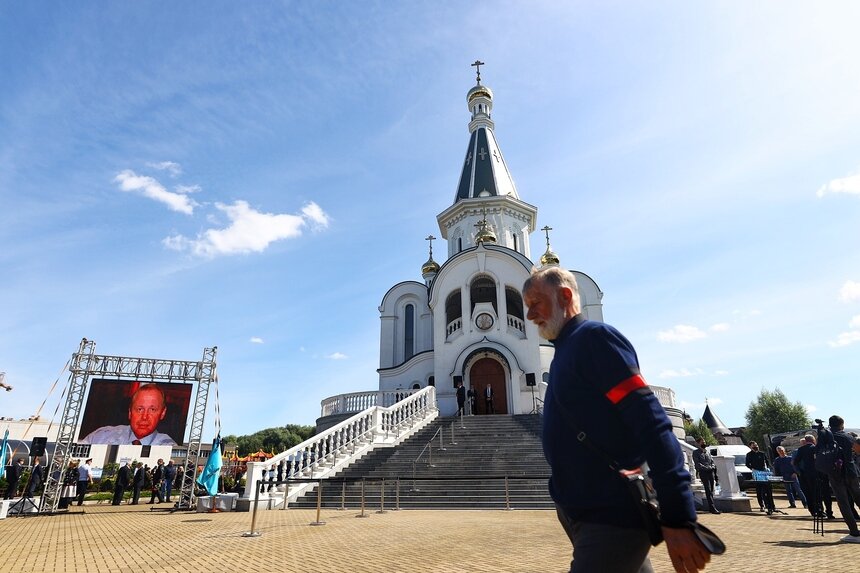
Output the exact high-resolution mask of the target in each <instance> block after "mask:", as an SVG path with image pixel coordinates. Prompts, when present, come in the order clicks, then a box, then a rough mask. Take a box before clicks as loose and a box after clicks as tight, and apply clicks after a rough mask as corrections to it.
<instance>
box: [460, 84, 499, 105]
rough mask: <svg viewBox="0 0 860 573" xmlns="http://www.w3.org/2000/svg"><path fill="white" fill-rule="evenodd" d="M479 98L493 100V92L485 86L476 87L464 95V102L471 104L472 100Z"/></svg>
mask: <svg viewBox="0 0 860 573" xmlns="http://www.w3.org/2000/svg"><path fill="white" fill-rule="evenodd" d="M479 97H485V98H487V99H493V90H491V89H490V88H488V87H487V86H482V85H477V86H475V87H473V88H472V89H470V90H469V93H467V94H466V102H467V103H470V104H471V103H472V100H473V99H475V98H479Z"/></svg>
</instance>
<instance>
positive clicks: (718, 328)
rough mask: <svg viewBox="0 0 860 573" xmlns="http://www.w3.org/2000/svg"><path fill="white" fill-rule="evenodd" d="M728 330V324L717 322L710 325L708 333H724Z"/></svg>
mask: <svg viewBox="0 0 860 573" xmlns="http://www.w3.org/2000/svg"><path fill="white" fill-rule="evenodd" d="M728 329H729V323H728V322H719V323H717V324H712V325H711V328H710V331H711V332H725V331H727V330H728Z"/></svg>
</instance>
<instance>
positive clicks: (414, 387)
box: [412, 382, 421, 390]
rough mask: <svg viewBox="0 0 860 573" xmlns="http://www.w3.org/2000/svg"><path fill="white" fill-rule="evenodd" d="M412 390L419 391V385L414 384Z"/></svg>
mask: <svg viewBox="0 0 860 573" xmlns="http://www.w3.org/2000/svg"><path fill="white" fill-rule="evenodd" d="M412 389H413V390H420V389H421V384H419V383H418V382H416V383H415V384H413V385H412Z"/></svg>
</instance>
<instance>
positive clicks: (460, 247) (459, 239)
mask: <svg viewBox="0 0 860 573" xmlns="http://www.w3.org/2000/svg"><path fill="white" fill-rule="evenodd" d="M462 250H463V237H457V252H458V253H459V252H461V251H462Z"/></svg>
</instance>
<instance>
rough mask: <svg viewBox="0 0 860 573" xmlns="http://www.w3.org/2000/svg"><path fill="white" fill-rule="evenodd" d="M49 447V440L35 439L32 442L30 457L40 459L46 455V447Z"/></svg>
mask: <svg viewBox="0 0 860 573" xmlns="http://www.w3.org/2000/svg"><path fill="white" fill-rule="evenodd" d="M47 445H48V438H46V437H45V438H33V441H32V442H30V456H32V457H34V458H40V457H42V456H44V455H45V447H46V446H47Z"/></svg>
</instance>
